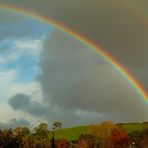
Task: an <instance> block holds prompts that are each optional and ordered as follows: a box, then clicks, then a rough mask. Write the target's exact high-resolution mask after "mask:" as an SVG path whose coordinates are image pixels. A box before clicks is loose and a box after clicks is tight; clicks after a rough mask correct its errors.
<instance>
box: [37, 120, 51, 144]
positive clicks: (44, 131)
mask: <svg viewBox="0 0 148 148" xmlns="http://www.w3.org/2000/svg"><path fill="white" fill-rule="evenodd" d="M49 134H50V132H49V130H48V125H47V124H46V123H41V124H40V125H39V126H38V127H35V136H36V138H37V139H38V140H43V141H49V138H50V135H49Z"/></svg>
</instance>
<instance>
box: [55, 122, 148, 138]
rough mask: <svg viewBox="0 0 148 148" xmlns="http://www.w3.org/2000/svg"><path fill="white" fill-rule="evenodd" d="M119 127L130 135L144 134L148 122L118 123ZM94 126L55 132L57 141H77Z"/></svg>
mask: <svg viewBox="0 0 148 148" xmlns="http://www.w3.org/2000/svg"><path fill="white" fill-rule="evenodd" d="M117 125H120V126H122V127H123V128H124V129H125V130H126V131H127V133H130V132H132V131H135V130H136V131H140V132H142V131H143V130H144V129H146V128H148V122H144V123H118V124H117ZM92 126H93V125H90V126H78V127H73V128H65V129H59V130H55V138H56V139H60V138H64V139H67V140H68V141H75V140H77V139H78V138H79V136H80V135H81V134H83V133H87V132H88V131H89V129H90V128H91V127H92Z"/></svg>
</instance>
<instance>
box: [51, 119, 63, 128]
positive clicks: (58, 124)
mask: <svg viewBox="0 0 148 148" xmlns="http://www.w3.org/2000/svg"><path fill="white" fill-rule="evenodd" d="M60 128H62V123H61V122H59V121H57V122H55V123H53V129H60Z"/></svg>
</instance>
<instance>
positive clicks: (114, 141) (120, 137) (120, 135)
mask: <svg viewBox="0 0 148 148" xmlns="http://www.w3.org/2000/svg"><path fill="white" fill-rule="evenodd" d="M109 142H110V147H111V148H121V147H122V148H124V147H127V146H128V135H127V133H126V131H125V130H124V129H122V128H114V129H112V131H111V134H110V138H109Z"/></svg>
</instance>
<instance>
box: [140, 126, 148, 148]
mask: <svg viewBox="0 0 148 148" xmlns="http://www.w3.org/2000/svg"><path fill="white" fill-rule="evenodd" d="M140 145H141V146H142V147H143V148H148V129H145V130H144V131H143V132H142V133H141V138H140Z"/></svg>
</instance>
